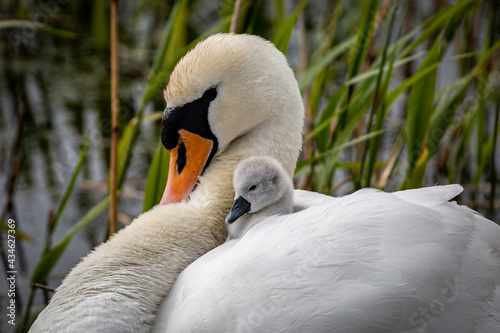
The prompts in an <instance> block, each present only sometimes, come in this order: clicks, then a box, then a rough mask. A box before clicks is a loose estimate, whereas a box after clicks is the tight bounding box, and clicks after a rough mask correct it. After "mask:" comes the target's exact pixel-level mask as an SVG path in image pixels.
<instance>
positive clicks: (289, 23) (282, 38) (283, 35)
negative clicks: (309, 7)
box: [273, 0, 309, 54]
mask: <svg viewBox="0 0 500 333" xmlns="http://www.w3.org/2000/svg"><path fill="white" fill-rule="evenodd" d="M308 2H309V0H303V1H302V2H301V3H300V5H299V6H298V7H297V8H296V9H295V10H294V11H293V13H292V15H290V17H289V18H287V19H286V20H285V21H284V22H283V23H282V24H281V25H280V26H279V28H278V31H277V32H276V36H274V39H273V43H274V45H276V48H277V49H278V50H280V51H281V52H283V54H286V51H287V49H288V41H289V40H290V36H291V35H292V31H293V27H294V26H295V22H296V21H297V17H299V13H300V12H301V11H302V9H304V7H305V5H306V4H307V3H308Z"/></svg>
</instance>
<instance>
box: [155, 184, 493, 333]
mask: <svg viewBox="0 0 500 333" xmlns="http://www.w3.org/2000/svg"><path fill="white" fill-rule="evenodd" d="M460 191H461V187H460V186H442V187H431V188H425V189H419V190H411V191H404V192H397V193H393V194H389V193H384V192H380V191H376V190H373V189H366V190H361V191H358V192H356V193H354V194H352V195H348V196H345V197H343V198H331V197H326V196H321V195H317V194H314V193H312V192H305V191H302V192H303V193H299V196H301V199H300V200H302V201H301V203H300V204H301V205H302V206H303V207H306V206H309V208H307V209H305V210H302V211H299V212H297V213H295V214H292V215H288V216H277V217H271V218H269V219H268V220H267V221H264V222H262V223H260V224H259V225H257V226H256V227H254V228H253V229H251V230H250V231H249V232H248V233H247V234H246V235H245V236H244V237H243V238H242V239H241V240H240V241H239V242H238V241H234V242H228V243H225V244H224V245H222V246H221V247H218V248H217V249H215V250H213V251H211V252H209V253H208V254H207V255H205V256H203V257H201V258H200V259H198V260H197V261H196V262H194V263H193V264H192V265H190V266H189V267H188V268H187V269H186V270H185V271H184V272H183V273H182V274H181V275H180V276H179V278H178V281H177V282H176V284H175V286H174V289H173V290H172V291H171V293H170V296H169V298H167V300H166V301H165V302H164V304H163V305H162V307H161V308H160V310H159V312H158V322H157V325H156V327H155V329H156V331H155V332H371V333H373V332H405V331H407V332H464V333H465V332H467V333H469V332H494V331H495V332H498V331H499V328H500V313H499V309H500V306H499V305H500V296H499V286H500V251H499V242H500V228H499V227H498V226H497V225H495V224H494V223H493V222H491V221H489V220H487V219H485V218H483V217H481V216H480V215H478V214H477V213H475V212H474V211H472V210H470V209H468V208H466V207H462V206H458V205H457V204H456V203H450V202H448V200H450V199H451V198H453V197H455V196H456V195H457V194H459V193H460ZM314 198H316V199H318V200H317V203H316V204H315V201H314Z"/></svg>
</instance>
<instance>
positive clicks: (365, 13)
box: [338, 0, 379, 130]
mask: <svg viewBox="0 0 500 333" xmlns="http://www.w3.org/2000/svg"><path fill="white" fill-rule="evenodd" d="M378 4H379V1H377V0H370V1H367V3H365V5H364V6H363V8H362V14H361V15H362V16H361V21H360V24H359V30H358V34H357V37H356V44H354V53H353V56H352V59H351V63H350V66H349V73H348V77H347V79H346V81H349V80H350V79H352V78H354V77H355V76H356V75H358V72H359V70H360V68H361V65H362V63H363V61H364V59H365V57H366V53H367V52H368V48H369V47H370V40H371V38H372V34H373V27H374V25H375V17H376V16H377V8H378ZM353 92H354V86H349V88H348V90H347V96H346V103H345V104H346V105H347V109H346V111H345V112H344V113H342V114H341V115H340V117H339V124H338V129H340V130H342V129H343V128H344V127H345V125H346V122H347V118H348V117H349V110H350V102H351V97H352V94H353Z"/></svg>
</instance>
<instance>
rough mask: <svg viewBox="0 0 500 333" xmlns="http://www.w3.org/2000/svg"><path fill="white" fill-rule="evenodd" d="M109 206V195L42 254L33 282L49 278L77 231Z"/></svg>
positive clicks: (32, 276) (33, 275)
mask: <svg viewBox="0 0 500 333" xmlns="http://www.w3.org/2000/svg"><path fill="white" fill-rule="evenodd" d="M108 206H109V196H107V197H106V198H105V199H103V200H102V201H101V202H99V203H98V204H97V205H95V206H94V207H92V208H91V209H90V210H89V211H88V212H87V213H86V214H85V215H84V216H83V217H82V218H81V219H80V220H78V222H77V223H75V225H73V227H72V228H71V229H70V230H69V231H68V232H67V233H66V235H65V236H64V237H63V238H62V239H61V240H60V241H59V242H58V243H57V244H56V245H55V246H54V247H53V248H52V249H50V250H49V251H48V252H45V253H43V254H42V257H41V258H40V260H39V261H38V263H37V265H36V267H35V269H34V271H33V274H32V275H31V283H43V282H44V281H46V280H47V277H48V276H49V274H50V272H51V271H52V269H53V268H54V266H55V264H56V263H57V261H58V260H59V258H60V257H61V255H62V254H63V253H64V250H65V249H66V247H67V246H68V244H69V243H70V241H71V239H72V238H73V236H74V235H75V233H76V232H77V231H79V230H80V229H82V228H83V227H85V226H86V225H87V224H89V223H90V222H92V221H93V220H94V219H95V218H97V217H98V216H99V215H100V214H102V213H103V212H104V211H105V210H106V209H107V207H108Z"/></svg>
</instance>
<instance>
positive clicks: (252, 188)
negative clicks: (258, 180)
mask: <svg viewBox="0 0 500 333" xmlns="http://www.w3.org/2000/svg"><path fill="white" fill-rule="evenodd" d="M256 188H257V186H255V185H252V186H250V188H249V189H248V192H251V191H253V190H255V189H256Z"/></svg>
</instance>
